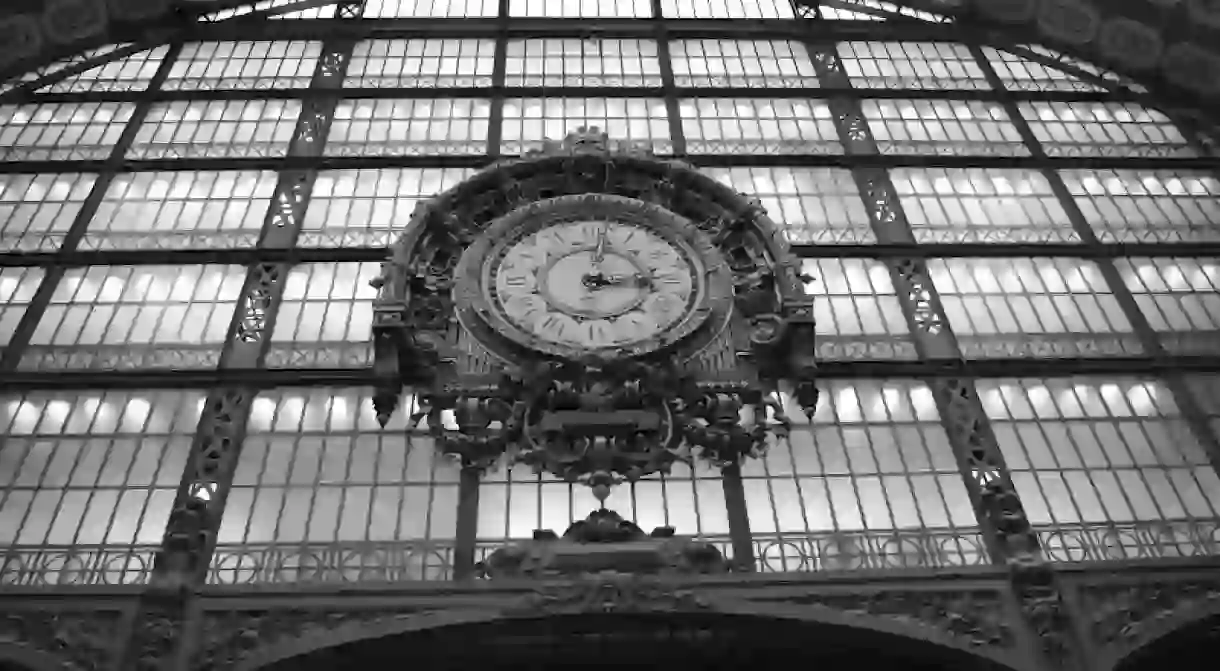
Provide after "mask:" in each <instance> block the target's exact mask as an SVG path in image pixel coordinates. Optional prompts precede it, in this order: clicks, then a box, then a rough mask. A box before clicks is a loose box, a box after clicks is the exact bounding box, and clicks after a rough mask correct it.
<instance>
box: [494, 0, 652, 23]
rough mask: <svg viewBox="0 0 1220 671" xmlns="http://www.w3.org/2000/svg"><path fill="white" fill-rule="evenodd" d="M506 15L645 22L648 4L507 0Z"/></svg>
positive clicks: (635, 0) (646, 0)
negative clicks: (638, 20)
mask: <svg viewBox="0 0 1220 671" xmlns="http://www.w3.org/2000/svg"><path fill="white" fill-rule="evenodd" d="M508 15H509V16H522V17H536V18H546V17H560V18H571V19H611V18H619V19H646V18H651V17H652V0H508Z"/></svg>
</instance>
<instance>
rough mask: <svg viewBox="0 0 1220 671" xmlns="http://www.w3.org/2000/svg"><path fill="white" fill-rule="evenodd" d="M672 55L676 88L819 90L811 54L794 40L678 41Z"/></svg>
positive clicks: (671, 48)
mask: <svg viewBox="0 0 1220 671" xmlns="http://www.w3.org/2000/svg"><path fill="white" fill-rule="evenodd" d="M669 55H670V58H672V59H673V68H674V83H675V84H676V85H677V86H692V87H709V86H753V87H759V88H767V87H774V88H799V87H816V86H818V75H817V72H816V71H815V70H814V68H813V61H812V60H810V58H809V52H808V50H807V49H806V48H805V45H804V44H801V43H800V42H796V41H793V40H678V41H675V42H670V43H669Z"/></svg>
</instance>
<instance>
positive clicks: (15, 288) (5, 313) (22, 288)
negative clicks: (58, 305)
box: [0, 268, 46, 435]
mask: <svg viewBox="0 0 1220 671" xmlns="http://www.w3.org/2000/svg"><path fill="white" fill-rule="evenodd" d="M45 273H46V271H44V270H43V269H42V268H0V352H2V351H3V347H4V346H5V345H8V344H9V339H10V338H12V337H13V334H14V333H16V332H17V325H18V324H19V323H21V316H22V315H24V314H25V309H26V307H27V306H28V305H29V304H30V301H31V300H33V299H34V294H35V293H36V292H37V291H38V285H39V284H41V283H42V276H43V275H44V274H45ZM0 435H4V434H3V433H0Z"/></svg>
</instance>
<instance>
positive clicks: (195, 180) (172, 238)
mask: <svg viewBox="0 0 1220 671" xmlns="http://www.w3.org/2000/svg"><path fill="white" fill-rule="evenodd" d="M276 179H277V175H276V173H274V172H271V171H269V170H268V171H253V170H245V171H235V170H208V171H193V170H182V171H165V172H136V173H124V174H120V175H117V176H115V178H114V179H113V180H112V181H111V182H110V186H109V188H107V190H106V194H105V195H104V196H103V197H102V201H101V203H100V204H99V205H98V208H97V212H96V213H95V214H94V215H93V217H92V218H91V219H90V221H89V228H88V229H86V231H85V237H84V238H82V239H81V243H80V248H81V249H90V250H92V249H215V248H218V247H219V248H224V247H253V246H254V245H255V243H257V242H258V235H259V231H260V230H261V229H262V226H263V219H264V218H265V217H266V216H267V208H268V207H269V206H270V204H271V196H272V193H273V192H274V191H275V182H276Z"/></svg>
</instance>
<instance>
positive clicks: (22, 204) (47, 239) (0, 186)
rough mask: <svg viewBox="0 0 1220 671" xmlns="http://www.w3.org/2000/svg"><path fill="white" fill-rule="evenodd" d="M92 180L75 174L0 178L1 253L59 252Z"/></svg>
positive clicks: (90, 186) (5, 176) (84, 175)
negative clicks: (57, 250)
mask: <svg viewBox="0 0 1220 671" xmlns="http://www.w3.org/2000/svg"><path fill="white" fill-rule="evenodd" d="M95 179H96V177H95V176H94V175H88V174H74V173H63V174H58V175H45V174H44V175H29V174H27V175H22V174H15V175H0V252H9V251H14V252H49V251H54V250H56V249H58V248H59V246H60V244H61V243H62V242H63V239H64V236H65V235H66V234H67V233H68V230H69V229H71V228H72V223H73V222H74V221H76V217H77V215H78V214H79V213H80V210H81V206H82V205H84V202H85V198H87V197H88V196H89V192H90V190H92V189H93V182H94V181H95Z"/></svg>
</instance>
